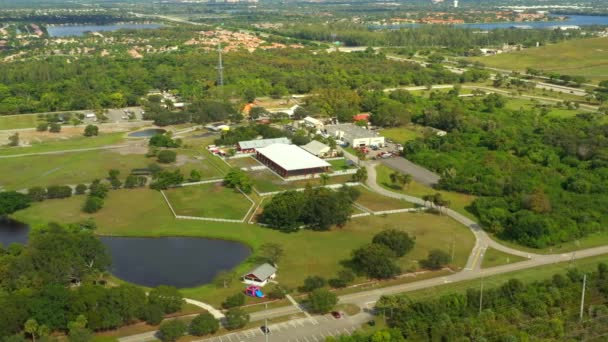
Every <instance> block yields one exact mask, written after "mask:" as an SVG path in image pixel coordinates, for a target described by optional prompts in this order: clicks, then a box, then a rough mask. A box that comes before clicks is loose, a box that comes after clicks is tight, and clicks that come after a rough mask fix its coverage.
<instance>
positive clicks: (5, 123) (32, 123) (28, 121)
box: [0, 114, 39, 130]
mask: <svg viewBox="0 0 608 342" xmlns="http://www.w3.org/2000/svg"><path fill="white" fill-rule="evenodd" d="M38 123H39V121H38V115H37V114H23V115H0V130H4V129H19V128H32V127H36V126H37V125H38Z"/></svg>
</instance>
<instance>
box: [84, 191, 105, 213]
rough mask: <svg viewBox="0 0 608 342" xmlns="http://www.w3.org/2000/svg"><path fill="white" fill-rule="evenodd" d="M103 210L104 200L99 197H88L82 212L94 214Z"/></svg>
mask: <svg viewBox="0 0 608 342" xmlns="http://www.w3.org/2000/svg"><path fill="white" fill-rule="evenodd" d="M101 208H103V198H100V197H97V196H91V195H89V196H87V200H86V201H85V202H84V206H83V207H82V211H84V212H85V213H89V214H93V213H96V212H98V211H99V210H101Z"/></svg>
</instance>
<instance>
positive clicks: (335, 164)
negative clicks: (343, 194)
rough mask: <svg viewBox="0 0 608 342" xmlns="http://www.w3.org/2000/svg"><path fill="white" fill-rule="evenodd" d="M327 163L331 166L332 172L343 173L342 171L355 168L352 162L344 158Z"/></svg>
mask: <svg viewBox="0 0 608 342" xmlns="http://www.w3.org/2000/svg"><path fill="white" fill-rule="evenodd" d="M327 162H328V163H329V164H331V169H332V170H334V171H343V170H348V169H353V168H355V167H356V166H355V165H353V163H352V162H350V160H348V159H345V158H342V159H335V160H328V161H327Z"/></svg>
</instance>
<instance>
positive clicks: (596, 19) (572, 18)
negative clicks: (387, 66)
mask: <svg viewBox="0 0 608 342" xmlns="http://www.w3.org/2000/svg"><path fill="white" fill-rule="evenodd" d="M568 17H569V18H568V19H567V20H564V21H539V22H517V23H516V22H509V23H479V24H455V25H454V27H464V28H477V29H482V30H493V29H498V28H511V27H514V26H515V27H517V26H526V27H531V28H540V29H543V28H544V29H552V28H555V27H556V26H565V25H576V26H589V25H608V16H601V15H598V16H595V15H569V16H568ZM423 25H425V24H398V25H388V26H379V25H376V26H372V28H376V29H383V28H386V29H396V28H402V27H403V28H404V27H420V26H423Z"/></svg>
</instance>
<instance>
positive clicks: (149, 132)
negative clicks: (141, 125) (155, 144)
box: [129, 128, 166, 138]
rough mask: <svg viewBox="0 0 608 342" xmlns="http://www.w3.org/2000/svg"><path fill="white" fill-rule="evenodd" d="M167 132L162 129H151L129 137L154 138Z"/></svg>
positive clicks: (134, 133) (131, 134)
mask: <svg viewBox="0 0 608 342" xmlns="http://www.w3.org/2000/svg"><path fill="white" fill-rule="evenodd" d="M165 132H166V130H164V129H162V128H150V129H144V130H142V131H137V132H133V133H129V136H130V137H133V138H149V137H153V136H155V135H157V134H163V133H165Z"/></svg>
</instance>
